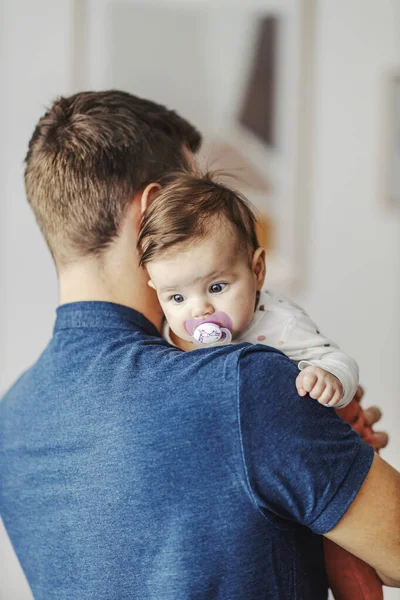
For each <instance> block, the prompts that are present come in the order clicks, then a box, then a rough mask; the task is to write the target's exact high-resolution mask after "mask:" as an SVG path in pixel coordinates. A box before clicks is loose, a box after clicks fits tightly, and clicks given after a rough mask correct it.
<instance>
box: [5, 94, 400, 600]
mask: <svg viewBox="0 0 400 600" xmlns="http://www.w3.org/2000/svg"><path fill="white" fill-rule="evenodd" d="M199 145H200V136H199V134H198V133H197V132H196V130H195V129H194V128H193V127H192V126H191V125H189V124H188V123H187V122H186V121H184V120H183V119H181V118H180V117H178V116H177V115H176V114H175V113H173V112H170V111H167V110H166V109H165V108H164V107H162V106H158V105H156V104H154V103H152V102H148V101H145V100H140V99H138V98H135V97H133V96H130V95H129V94H125V93H122V92H117V91H111V92H98V93H94V92H92V93H82V94H77V95H75V96H72V97H70V98H61V99H59V100H57V101H56V102H55V103H54V104H53V106H52V107H51V108H50V109H49V111H48V112H47V113H46V115H44V117H42V119H41V120H40V121H39V123H38V125H37V127H36V129H35V132H34V134H33V137H32V139H31V141H30V144H29V151H28V155H27V158H26V171H25V182H26V192H27V197H28V201H29V202H30V204H31V206H32V208H33V211H34V213H35V216H36V219H37V221H38V224H39V226H40V228H41V231H42V233H43V235H44V237H45V238H46V241H47V243H48V245H49V248H50V251H51V252H52V255H53V257H54V261H55V264H56V268H57V272H58V276H59V281H60V307H59V308H58V311H57V319H56V323H55V328H54V336H53V338H52V340H51V341H50V343H49V345H48V347H47V348H46V349H45V350H44V352H43V354H42V355H41V356H40V358H39V359H38V361H37V362H36V363H35V365H33V367H31V369H29V370H28V371H27V372H26V373H25V374H23V375H22V377H21V378H20V379H19V380H18V381H17V383H16V384H15V385H14V386H13V387H12V388H11V390H10V391H9V392H8V393H7V394H6V396H5V398H4V399H3V401H2V403H1V404H0V423H1V424H0V439H1V467H0V474H1V496H0V499H1V504H0V508H1V514H2V517H3V519H4V523H5V526H6V529H7V531H8V533H9V536H10V539H11V541H12V543H13V546H14V548H15V550H16V553H17V556H18V557H19V559H20V562H21V565H22V568H23V569H24V571H25V574H26V576H27V579H28V581H29V583H30V585H31V588H32V591H33V594H34V597H35V598H36V599H37V600H42V599H43V600H44V599H45V600H49V599H50V598H51V599H52V598H55V599H67V598H68V599H77V598H79V600H86V599H91V600H92V599H94V598H96V600H101V599H104V600H105V599H107V600H110V599H118V600H121V599H132V598H138V599H140V600H146V599H151V600H160V599H163V600H172V599H173V600H180V599H182V600H183V599H188V598H193V599H194V598H196V599H203V598H204V599H212V598H215V599H224V600H225V599H226V600H236V599H237V600H247V599H251V600H253V599H257V600H259V599H260V598H268V599H275V598H294V597H296V598H298V599H307V600H313V599H322V598H326V591H327V590H326V579H325V572H324V567H323V556H322V551H321V547H322V546H321V538H320V537H319V536H318V535H315V534H323V535H325V536H326V537H328V538H329V539H331V540H333V541H335V542H336V543H338V544H339V545H342V546H343V547H345V548H347V549H348V550H350V551H351V552H353V553H354V554H356V555H357V556H359V557H361V558H362V559H364V560H365V561H366V562H368V563H370V564H371V565H372V566H373V567H374V568H376V569H377V571H378V572H379V574H380V576H381V578H382V579H383V580H384V581H385V582H386V583H387V584H390V585H399V584H400V577H399V573H400V552H399V539H400V511H399V505H398V502H399V500H398V499H399V497H400V478H399V474H398V473H397V472H396V471H395V470H394V469H392V468H391V467H390V466H389V465H388V464H387V463H385V462H384V461H383V460H382V459H381V458H379V457H378V456H374V454H373V450H372V449H371V448H370V447H369V446H367V445H366V444H365V443H364V442H362V441H361V440H360V438H359V437H358V436H357V434H355V433H354V432H352V431H351V430H350V427H349V426H348V425H346V424H344V423H343V422H342V421H341V420H340V419H339V418H338V417H337V416H336V415H335V414H334V413H332V411H331V410H329V409H326V408H325V407H322V406H321V405H319V404H318V403H317V402H315V401H313V400H311V399H310V398H308V397H306V398H302V399H300V398H299V397H298V395H297V392H296V388H295V383H294V382H295V378H296V374H297V369H296V368H295V367H294V366H293V365H292V364H291V362H290V361H289V360H288V359H286V357H284V356H283V355H282V354H281V353H279V352H276V351H273V350H272V349H269V348H268V347H258V346H247V345H232V346H226V347H217V348H214V349H205V350H198V351H196V352H190V353H185V352H181V351H179V350H177V349H174V348H172V347H170V346H169V345H168V344H167V343H166V342H165V341H164V340H163V339H162V338H161V337H160V335H159V331H160V327H161V322H162V314H161V311H160V308H159V306H158V303H157V300H156V297H155V295H154V293H153V291H152V289H151V288H150V287H149V286H148V285H147V276H146V274H145V272H144V271H143V270H142V269H140V268H139V266H138V257H137V252H136V241H137V231H138V227H139V223H140V220H141V216H142V213H143V211H144V210H145V208H146V206H147V205H148V204H149V203H150V202H151V199H152V197H153V194H154V192H155V191H156V190H157V189H158V188H159V186H160V185H162V184H163V182H165V181H166V179H167V178H168V177H169V176H170V175H171V174H172V173H173V172H174V171H176V170H177V169H180V168H182V167H187V166H188V164H189V163H190V162H191V161H192V160H193V153H195V152H196V151H197V149H198V147H199Z"/></svg>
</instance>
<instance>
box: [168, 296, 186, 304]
mask: <svg viewBox="0 0 400 600" xmlns="http://www.w3.org/2000/svg"><path fill="white" fill-rule="evenodd" d="M171 300H172V301H173V302H175V304H182V302H183V301H184V300H185V298H184V297H183V296H182V294H174V295H173V296H171Z"/></svg>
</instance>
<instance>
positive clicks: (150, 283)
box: [147, 279, 157, 291]
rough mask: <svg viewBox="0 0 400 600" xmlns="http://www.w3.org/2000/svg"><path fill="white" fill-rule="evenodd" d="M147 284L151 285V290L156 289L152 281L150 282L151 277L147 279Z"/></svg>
mask: <svg viewBox="0 0 400 600" xmlns="http://www.w3.org/2000/svg"><path fill="white" fill-rule="evenodd" d="M147 285H148V286H149V287H151V288H152V289H153V290H155V291H157V290H156V286H155V285H154V283H153V282H152V280H151V279H149V280H148V282H147Z"/></svg>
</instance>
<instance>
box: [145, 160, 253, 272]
mask: <svg viewBox="0 0 400 600" xmlns="http://www.w3.org/2000/svg"><path fill="white" fill-rule="evenodd" d="M224 220H225V224H226V222H227V223H228V226H229V225H230V226H231V227H232V231H233V235H235V236H236V241H237V242H238V246H239V250H240V251H243V252H247V254H248V257H249V259H250V260H251V257H252V255H253V252H254V251H255V250H256V249H257V248H258V247H259V243H258V239H257V232H256V223H257V220H256V216H255V212H254V210H253V208H252V207H251V205H250V203H249V202H248V201H247V200H246V198H245V197H244V196H243V195H242V194H240V193H239V192H236V191H234V190H232V189H230V188H229V187H227V186H226V185H224V184H223V183H221V182H220V181H218V179H217V178H216V175H215V174H212V173H205V174H204V175H201V174H196V173H193V172H186V173H178V174H176V176H175V178H174V179H173V180H172V181H171V182H169V183H168V184H167V185H166V186H165V187H164V188H162V189H161V191H160V192H159V194H158V195H157V197H156V198H155V199H154V200H153V202H152V203H151V204H150V206H149V208H148V209H147V211H146V212H145V214H144V216H143V220H142V223H141V227H140V231H139V237H138V251H139V256H140V264H141V265H142V266H145V265H146V263H148V262H150V261H151V260H153V259H154V258H157V257H159V256H160V255H161V254H163V253H166V252H169V251H172V250H175V247H176V246H184V245H186V244H191V243H195V242H197V241H199V240H202V239H205V238H206V237H207V235H209V233H210V232H211V231H212V230H213V229H214V228H215V227H218V226H223V225H224V223H223V221H224Z"/></svg>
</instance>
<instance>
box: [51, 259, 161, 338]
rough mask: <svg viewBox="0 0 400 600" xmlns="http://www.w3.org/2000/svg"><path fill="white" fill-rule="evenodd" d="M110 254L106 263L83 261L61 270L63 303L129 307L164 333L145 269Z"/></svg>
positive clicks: (133, 262)
mask: <svg viewBox="0 0 400 600" xmlns="http://www.w3.org/2000/svg"><path fill="white" fill-rule="evenodd" d="M134 256H135V259H134V260H133V261H131V264H126V262H125V264H124V263H123V262H122V261H121V260H118V256H117V255H116V254H115V253H114V254H112V253H110V255H109V256H108V257H107V259H106V260H102V261H101V262H100V261H98V260H96V259H87V260H81V261H79V262H76V263H74V264H73V265H71V266H68V267H66V268H64V269H62V270H61V272H60V274H59V282H60V304H67V303H69V302H85V301H103V302H114V303H116V304H122V305H123V306H128V307H130V308H133V309H135V310H137V311H138V312H140V313H142V314H143V315H144V316H145V317H146V318H147V319H149V321H151V322H152V323H153V325H155V327H157V329H158V330H159V331H160V330H161V323H162V319H163V314H162V311H161V308H160V305H159V303H158V299H157V296H156V293H155V292H154V290H152V289H151V288H150V287H149V286H148V285H147V281H148V277H147V274H146V272H145V271H144V269H141V268H140V267H139V266H138V265H137V260H136V255H135V254H134Z"/></svg>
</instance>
